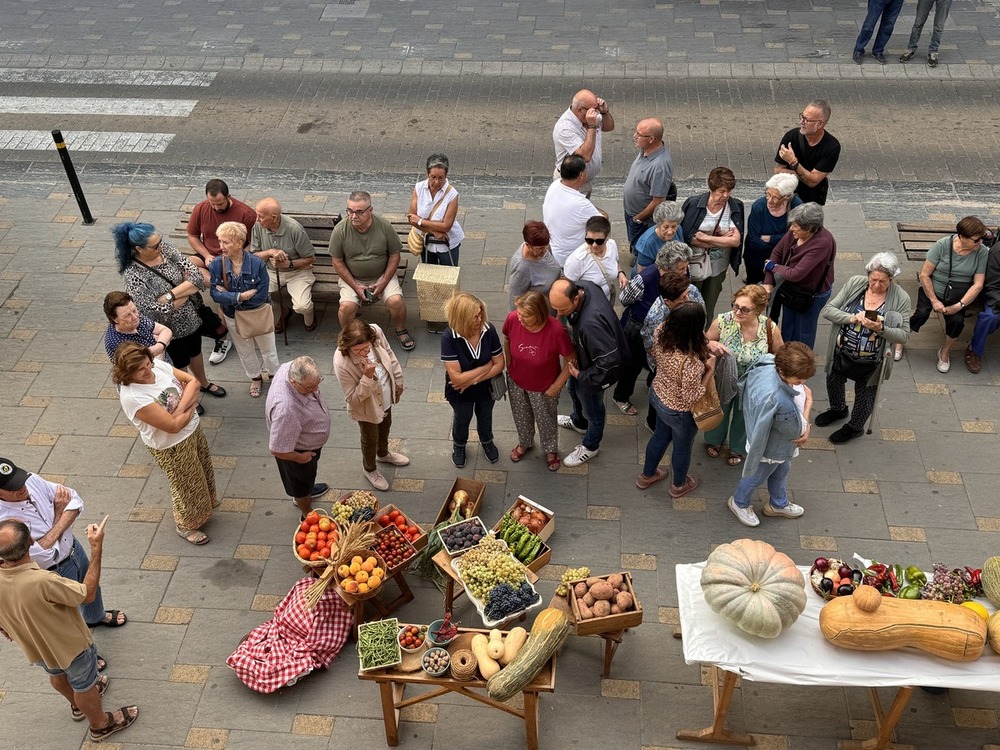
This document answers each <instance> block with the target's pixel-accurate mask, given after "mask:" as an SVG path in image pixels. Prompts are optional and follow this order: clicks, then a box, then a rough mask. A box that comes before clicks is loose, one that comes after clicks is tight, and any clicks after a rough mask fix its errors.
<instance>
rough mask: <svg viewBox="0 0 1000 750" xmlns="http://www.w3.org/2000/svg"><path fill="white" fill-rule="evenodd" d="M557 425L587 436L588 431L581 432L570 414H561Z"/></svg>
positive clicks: (557, 419)
mask: <svg viewBox="0 0 1000 750" xmlns="http://www.w3.org/2000/svg"><path fill="white" fill-rule="evenodd" d="M556 423H557V424H558V425H559V426H560V427H565V428H566V429H567V430H576V431H577V432H579V433H580V434H581V435H586V434H587V430H586V429H582V430H581V429H580V428H579V427H577V426H576V425H575V424H573V418H572V417H570V415H569V414H560V415H559V416H558V417H557V418H556Z"/></svg>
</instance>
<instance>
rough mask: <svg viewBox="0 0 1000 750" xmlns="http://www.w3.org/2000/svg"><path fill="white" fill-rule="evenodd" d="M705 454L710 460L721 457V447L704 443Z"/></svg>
mask: <svg viewBox="0 0 1000 750" xmlns="http://www.w3.org/2000/svg"><path fill="white" fill-rule="evenodd" d="M705 452H706V453H707V454H708V455H709V456H710V457H711V458H718V457H719V456H720V455H722V446H721V445H708V444H707V443H706V445H705Z"/></svg>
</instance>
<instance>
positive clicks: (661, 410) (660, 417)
mask: <svg viewBox="0 0 1000 750" xmlns="http://www.w3.org/2000/svg"><path fill="white" fill-rule="evenodd" d="M649 401H650V403H651V404H652V405H653V408H654V409H656V430H654V431H653V437H651V438H650V439H649V442H648V443H646V461H645V463H643V465H642V473H643V474H645V475H646V476H647V477H651V476H653V475H654V474H655V473H656V467H657V466H658V465H659V463H660V459H662V458H663V454H664V453H666V452H667V448H668V447H669V445H670V443H673V444H674V449H673V451H671V453H670V468H671V469H673V472H674V477H673V480H672V484H673V485H674V487H680V486H682V485H683V484H684V482H685V481H687V473H688V469H689V468H691V448H692V446H693V445H694V438H695V435H697V434H698V426H697V425H696V424H695V423H694V417H693V416H691V412H689V411H674V410H673V409H668V408H667V407H666V406H664V405H663V402H662V401H660V399H659V398H658V397H657V395H656V393H655V392H653V391H652V390H651V391H650V392H649Z"/></svg>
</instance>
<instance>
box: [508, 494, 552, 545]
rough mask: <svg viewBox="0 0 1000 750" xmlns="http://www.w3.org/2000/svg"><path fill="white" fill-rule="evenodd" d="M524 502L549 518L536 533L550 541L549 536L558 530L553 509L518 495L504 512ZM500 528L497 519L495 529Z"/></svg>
mask: <svg viewBox="0 0 1000 750" xmlns="http://www.w3.org/2000/svg"><path fill="white" fill-rule="evenodd" d="M522 502H523V503H524V504H525V505H527V506H528V507H530V508H532V509H534V510H539V511H541V512H542V513H544V514H545V517H546V518H547V519H548V520H547V521H546V522H545V525H544V526H542V529H541V531H539V532H538V534H536V536H537V537H538V538H539V539H541V540H542V541H543V542H545V541H548V538H549V537H550V536H552V532H553V531H555V530H556V514H555V513H554V512H552V511H551V510H549V509H548V508H546V507H545V506H544V505H539V504H538V503H536V502H535V501H534V500H529V499H528V498H526V497H525V496H524V495H518V496H517V500H515V501H514V502H513V503H511V504H510V507H509V508H507V510H505V511H504V514H505V515H506V514H507V513H510V512H511V511H512V510H514V508H515V507H516V506H517V504H518V503H522ZM501 517H502V516H501ZM499 528H500V521H499V520H497V522H496V524H495V525H494V526H493V530H494V531H497V530H498V529H499ZM536 559H537V558H536Z"/></svg>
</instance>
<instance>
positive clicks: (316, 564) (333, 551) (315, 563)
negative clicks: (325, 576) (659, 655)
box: [292, 508, 343, 569]
mask: <svg viewBox="0 0 1000 750" xmlns="http://www.w3.org/2000/svg"><path fill="white" fill-rule="evenodd" d="M313 512H315V513H318V514H319V515H320V516H326V517H327V518H330V514H329V513H327V512H326V511H325V510H323V509H322V508H314V509H313ZM330 520H331V521H332V522H333V529H336V530H337V538H338V539H339V538H340V536H341V534H343V529H342V528H340V525H339V524H338V523H336V522H335V521H333V519H332V518H330ZM300 530H301V524H299V525H297V526H296V527H295V531H294V532H293V533H292V554H293V555H295V559H296V560H298V561H299V562H300V563H302V564H303V565H308V566H310V567H312V568H317V569H319V568H322V567H323V566H324V565H326V560H324V559H319V560H307V559H305V558H304V557H302V556H301V555H300V554H299V545H298V544H297V543H296V542H295V537H296V535H297V534H298V533H299V531H300ZM328 533H329V532H328ZM330 557H331V558H332V559H336V557H337V543H336V542H335V543H333V544H331V545H330Z"/></svg>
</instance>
